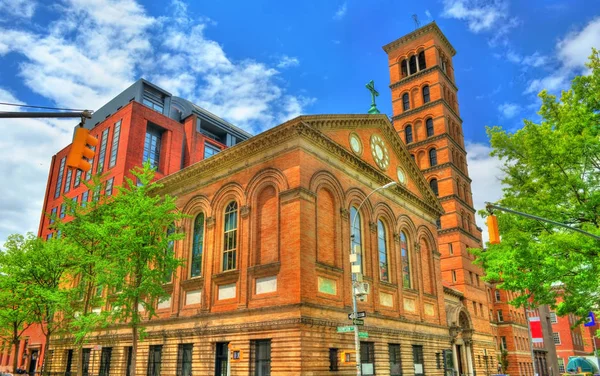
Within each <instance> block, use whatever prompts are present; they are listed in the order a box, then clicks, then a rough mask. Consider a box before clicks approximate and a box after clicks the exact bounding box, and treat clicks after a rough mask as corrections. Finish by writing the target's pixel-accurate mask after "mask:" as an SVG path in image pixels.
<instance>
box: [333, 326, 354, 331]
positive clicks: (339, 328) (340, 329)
mask: <svg viewBox="0 0 600 376" xmlns="http://www.w3.org/2000/svg"><path fill="white" fill-rule="evenodd" d="M353 331H354V327H353V326H338V327H337V332H338V333H349V332H353Z"/></svg>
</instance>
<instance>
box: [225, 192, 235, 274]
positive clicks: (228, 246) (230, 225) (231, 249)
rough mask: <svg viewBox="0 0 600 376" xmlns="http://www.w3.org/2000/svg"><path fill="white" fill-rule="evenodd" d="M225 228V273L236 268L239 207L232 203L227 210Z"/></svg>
mask: <svg viewBox="0 0 600 376" xmlns="http://www.w3.org/2000/svg"><path fill="white" fill-rule="evenodd" d="M224 217H225V218H224V221H223V223H224V226H223V271H227V270H234V269H235V268H236V261H237V260H236V256H237V255H236V253H237V227H238V223H237V222H238V205H237V202H235V201H231V202H230V203H229V204H228V205H227V207H226V209H225V216H224Z"/></svg>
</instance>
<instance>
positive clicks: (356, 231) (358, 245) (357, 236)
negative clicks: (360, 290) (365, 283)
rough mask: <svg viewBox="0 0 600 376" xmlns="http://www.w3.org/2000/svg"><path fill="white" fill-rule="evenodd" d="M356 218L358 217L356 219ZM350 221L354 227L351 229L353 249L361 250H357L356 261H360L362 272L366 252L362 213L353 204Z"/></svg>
mask: <svg viewBox="0 0 600 376" xmlns="http://www.w3.org/2000/svg"><path fill="white" fill-rule="evenodd" d="M355 218H356V219H355ZM350 221H352V222H351V223H352V224H353V227H352V229H351V231H352V232H351V235H353V236H351V238H350V243H351V245H352V250H353V251H355V250H357V251H359V252H357V255H356V262H357V263H358V265H360V272H361V273H362V270H363V264H362V255H363V254H364V252H365V250H364V249H362V235H361V233H362V231H361V219H360V213H359V212H358V210H356V208H355V207H354V206H353V207H351V208H350Z"/></svg>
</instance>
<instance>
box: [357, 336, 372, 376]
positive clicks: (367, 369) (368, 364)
mask: <svg viewBox="0 0 600 376" xmlns="http://www.w3.org/2000/svg"><path fill="white" fill-rule="evenodd" d="M360 366H361V369H362V374H363V376H369V375H374V374H375V344H374V343H373V342H361V343H360Z"/></svg>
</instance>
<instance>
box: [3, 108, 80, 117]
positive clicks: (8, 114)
mask: <svg viewBox="0 0 600 376" xmlns="http://www.w3.org/2000/svg"><path fill="white" fill-rule="evenodd" d="M75 117H84V118H87V119H91V118H92V112H91V111H87V110H86V111H82V112H1V111H0V118H75Z"/></svg>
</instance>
